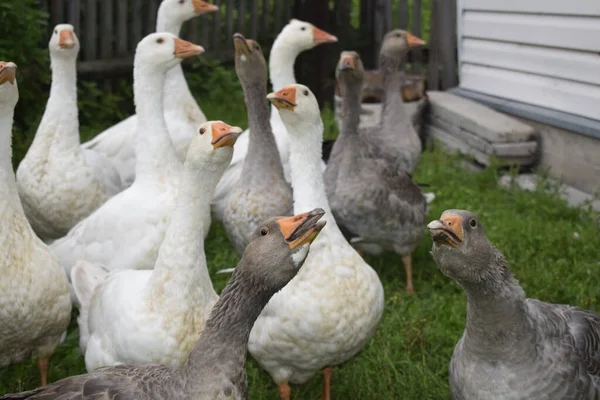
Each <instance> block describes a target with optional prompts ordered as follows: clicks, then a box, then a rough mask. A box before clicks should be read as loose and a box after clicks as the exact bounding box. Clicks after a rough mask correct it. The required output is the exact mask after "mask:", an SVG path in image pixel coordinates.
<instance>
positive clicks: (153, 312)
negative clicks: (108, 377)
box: [71, 121, 242, 372]
mask: <svg viewBox="0 0 600 400" xmlns="http://www.w3.org/2000/svg"><path fill="white" fill-rule="evenodd" d="M241 131H242V130H241V129H240V128H237V127H231V126H229V125H227V124H225V123H223V122H221V121H214V122H208V123H206V124H203V125H201V126H200V127H199V132H202V133H199V134H197V135H196V136H195V137H194V138H192V142H191V144H190V149H189V151H188V156H187V158H186V162H185V164H184V172H183V177H182V181H181V183H180V188H179V194H178V196H177V203H176V206H175V210H174V211H173V213H172V214H171V216H170V218H169V227H168V228H167V233H166V235H165V240H164V241H163V243H162V245H161V247H160V250H159V253H158V258H157V260H156V265H155V267H154V269H153V270H152V271H117V272H115V273H113V274H110V275H108V279H106V280H105V281H104V282H103V283H101V284H100V285H95V282H96V281H97V276H99V275H103V273H102V271H98V267H94V266H93V265H92V266H90V265H86V264H85V263H82V264H78V265H77V266H76V267H75V268H74V269H73V271H72V278H71V281H72V282H73V288H74V291H75V293H76V294H77V297H78V299H79V302H80V303H81V308H80V317H79V320H78V322H79V325H80V332H81V334H80V347H81V348H82V351H83V352H84V353H85V361H86V367H87V370H88V372H91V371H93V370H95V369H97V368H99V367H103V366H110V365H118V364H148V363H155V364H163V365H174V366H180V365H183V363H184V362H185V360H186V359H187V357H188V355H189V354H190V352H191V351H192V349H193V347H194V345H195V343H196V342H197V341H198V337H199V335H200V333H201V332H202V330H203V329H204V324H205V323H206V320H207V319H208V316H209V313H210V310H211V309H212V307H213V305H214V304H215V303H216V301H217V299H218V297H217V294H216V293H215V291H214V289H213V287H212V283H211V280H210V276H209V274H208V269H207V266H206V256H205V254H204V242H203V227H202V223H203V221H202V214H203V212H202V209H206V212H208V211H209V210H210V200H211V198H212V195H213V193H214V189H215V187H216V186H217V182H218V180H219V178H220V176H221V175H222V173H223V171H224V170H225V168H226V167H227V164H229V161H230V160H231V155H232V153H233V148H232V146H233V143H235V137H236V135H238V134H239V133H240V132H241ZM212 142H214V143H215V144H214V145H213V144H212ZM213 146H215V147H214V148H213ZM94 268H96V269H95V270H94ZM105 275H106V273H105ZM124 305H127V307H124Z"/></svg>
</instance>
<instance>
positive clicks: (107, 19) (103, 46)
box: [100, 0, 114, 58]
mask: <svg viewBox="0 0 600 400" xmlns="http://www.w3.org/2000/svg"><path fill="white" fill-rule="evenodd" d="M101 13H102V14H101V27H102V34H101V35H100V57H102V58H111V57H112V56H113V40H114V28H113V26H114V23H113V0H104V1H103V3H102V10H101Z"/></svg>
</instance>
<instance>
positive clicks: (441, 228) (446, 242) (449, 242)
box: [427, 210, 500, 283]
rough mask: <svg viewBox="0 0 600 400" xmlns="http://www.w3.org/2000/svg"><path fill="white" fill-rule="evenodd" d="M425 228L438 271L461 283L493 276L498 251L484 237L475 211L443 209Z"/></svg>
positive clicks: (481, 280) (480, 280) (474, 281)
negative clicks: (431, 244) (438, 217)
mask: <svg viewBox="0 0 600 400" xmlns="http://www.w3.org/2000/svg"><path fill="white" fill-rule="evenodd" d="M427 228H428V229H429V232H430V233H431V236H432V238H433V248H432V250H431V253H432V255H433V258H434V259H435V261H436V263H437V264H438V267H439V269H440V271H442V273H444V274H445V275H447V276H448V277H450V278H453V279H455V280H457V281H458V282H463V283H476V282H483V281H485V280H486V279H487V277H489V276H493V275H495V274H494V273H493V272H494V271H493V269H494V268H495V267H494V266H497V267H498V269H500V266H499V265H497V262H498V261H499V259H498V257H497V254H499V253H498V251H497V250H496V249H495V247H494V246H493V245H492V244H491V243H490V241H489V240H488V238H487V236H486V234H485V230H484V229H483V226H482V225H481V222H479V219H478V218H477V216H476V215H475V214H473V213H472V212H470V211H466V210H446V211H444V212H443V213H442V216H441V217H440V219H438V220H434V221H431V222H430V223H429V224H428V225H427Z"/></svg>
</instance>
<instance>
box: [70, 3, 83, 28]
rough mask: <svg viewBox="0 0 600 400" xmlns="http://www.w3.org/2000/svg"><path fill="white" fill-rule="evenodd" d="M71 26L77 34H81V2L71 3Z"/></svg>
mask: <svg viewBox="0 0 600 400" xmlns="http://www.w3.org/2000/svg"><path fill="white" fill-rule="evenodd" d="M68 21H69V24H71V25H73V28H75V32H76V33H77V34H80V32H81V3H80V0H71V1H70V3H69V17H68Z"/></svg>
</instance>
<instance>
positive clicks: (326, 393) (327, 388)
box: [321, 367, 333, 400]
mask: <svg viewBox="0 0 600 400" xmlns="http://www.w3.org/2000/svg"><path fill="white" fill-rule="evenodd" d="M331 374H333V368H332V367H327V368H325V369H323V394H322V395H321V400H331Z"/></svg>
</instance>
